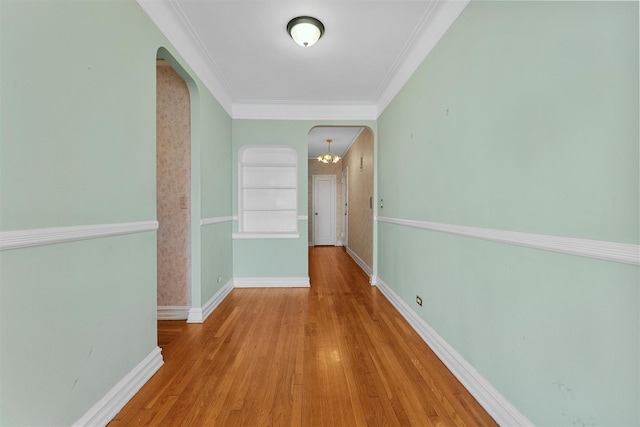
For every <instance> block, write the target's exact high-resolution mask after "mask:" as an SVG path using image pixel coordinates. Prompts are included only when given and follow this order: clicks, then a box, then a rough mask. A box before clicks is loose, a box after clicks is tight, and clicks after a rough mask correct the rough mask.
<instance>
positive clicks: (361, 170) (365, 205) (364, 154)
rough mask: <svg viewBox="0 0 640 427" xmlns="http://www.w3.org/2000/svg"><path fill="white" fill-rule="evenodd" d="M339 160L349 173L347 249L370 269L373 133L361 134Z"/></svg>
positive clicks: (367, 130)
mask: <svg viewBox="0 0 640 427" xmlns="http://www.w3.org/2000/svg"><path fill="white" fill-rule="evenodd" d="M361 159H362V160H361ZM342 160H343V161H342V167H343V168H348V173H349V179H348V183H349V191H348V195H349V201H348V209H349V210H348V213H349V215H348V221H349V226H348V228H347V233H348V234H349V238H348V239H347V242H348V248H349V249H350V250H352V251H353V252H354V253H355V254H356V255H357V256H358V257H359V258H360V259H361V260H362V261H364V262H365V263H366V264H367V265H368V266H369V267H372V266H373V133H372V132H371V130H370V129H368V128H365V129H364V130H363V131H362V133H360V135H359V136H358V138H357V139H356V140H355V141H354V143H353V145H351V148H349V151H348V152H347V154H345V156H344V159H342ZM370 199H371V200H370Z"/></svg>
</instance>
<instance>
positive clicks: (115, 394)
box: [73, 347, 164, 427]
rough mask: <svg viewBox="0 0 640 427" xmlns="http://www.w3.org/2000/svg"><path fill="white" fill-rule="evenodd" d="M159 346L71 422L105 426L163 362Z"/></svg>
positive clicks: (81, 424)
mask: <svg viewBox="0 0 640 427" xmlns="http://www.w3.org/2000/svg"><path fill="white" fill-rule="evenodd" d="M161 351H162V350H160V348H159V347H156V348H154V349H153V350H152V351H151V353H149V355H148V356H147V357H145V358H144V359H143V360H142V362H140V363H139V364H138V365H137V366H136V367H135V368H133V370H132V371H131V372H129V373H128V374H127V375H126V376H125V377H124V378H123V379H121V380H120V381H118V383H117V384H116V385H115V386H113V388H112V389H111V390H109V392H108V393H107V394H105V395H104V397H103V398H102V399H100V400H99V401H98V402H97V403H96V404H95V405H93V407H92V408H91V409H89V411H88V412H87V413H86V414H84V416H83V417H82V418H80V419H79V420H78V421H76V423H75V424H73V426H74V427H80V426H105V425H107V424H108V423H109V421H111V420H112V419H113V417H115V416H116V415H117V414H118V412H120V410H121V409H122V408H123V407H124V405H126V404H127V402H129V400H130V399H131V398H132V397H133V396H134V395H135V394H136V393H137V392H138V390H140V388H142V386H143V385H144V384H145V383H146V382H147V381H149V379H150V378H151V377H152V376H153V374H155V373H156V372H157V371H158V369H160V367H161V366H162V364H163V363H164V362H163V360H162V354H161Z"/></svg>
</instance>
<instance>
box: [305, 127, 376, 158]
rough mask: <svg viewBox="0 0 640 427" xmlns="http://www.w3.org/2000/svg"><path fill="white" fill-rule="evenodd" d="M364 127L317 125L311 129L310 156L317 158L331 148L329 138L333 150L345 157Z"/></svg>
mask: <svg viewBox="0 0 640 427" xmlns="http://www.w3.org/2000/svg"><path fill="white" fill-rule="evenodd" d="M363 129H364V128H362V127H358V126H316V127H314V128H313V129H311V130H310V131H309V158H310V159H315V158H317V157H318V156H319V155H320V154H323V153H326V152H327V150H328V149H329V144H328V143H327V139H328V138H330V139H331V152H332V153H334V154H338V155H340V157H344V155H345V153H346V152H347V150H348V149H349V148H350V147H351V144H353V143H354V141H355V140H356V138H357V137H358V135H360V132H362V130H363Z"/></svg>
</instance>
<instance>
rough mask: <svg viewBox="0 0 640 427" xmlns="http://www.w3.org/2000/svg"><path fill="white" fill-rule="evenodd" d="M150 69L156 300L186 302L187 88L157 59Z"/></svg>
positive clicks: (189, 138) (187, 235)
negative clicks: (153, 72) (154, 113)
mask: <svg viewBox="0 0 640 427" xmlns="http://www.w3.org/2000/svg"><path fill="white" fill-rule="evenodd" d="M156 70H157V73H156V78H157V87H156V90H157V94H156V96H157V98H156V102H157V105H156V108H157V118H156V144H157V145H156V147H157V157H156V159H157V163H156V174H157V200H158V205H157V208H158V212H157V213H158V222H159V223H160V227H159V229H158V306H170V305H176V306H186V305H189V299H190V295H189V292H190V281H191V278H190V277H189V264H190V262H191V260H190V250H189V247H190V231H189V230H190V228H189V217H190V203H189V202H190V201H189V195H190V192H191V191H190V188H191V187H190V180H191V112H190V109H191V107H190V101H189V89H188V88H187V85H186V83H185V82H184V80H183V79H182V78H181V77H180V76H179V75H178V74H177V73H176V72H175V71H174V70H173V68H171V67H170V66H168V65H161V66H158V67H157V68H156ZM181 198H182V207H181Z"/></svg>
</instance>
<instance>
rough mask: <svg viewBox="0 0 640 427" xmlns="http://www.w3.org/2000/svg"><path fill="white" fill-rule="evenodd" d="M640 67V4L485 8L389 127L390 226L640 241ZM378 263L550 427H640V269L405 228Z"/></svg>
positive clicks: (402, 101)
mask: <svg viewBox="0 0 640 427" xmlns="http://www.w3.org/2000/svg"><path fill="white" fill-rule="evenodd" d="M638 71H639V70H638V3H637V2H471V3H470V4H469V5H468V6H467V8H466V9H465V10H464V11H463V12H462V14H461V15H460V17H459V18H458V19H457V20H456V22H455V23H454V24H453V26H452V27H451V28H450V29H449V31H448V32H447V34H445V35H444V37H443V38H442V39H441V40H440V42H439V43H438V45H437V46H436V47H435V49H434V50H433V51H432V53H431V54H430V55H429V57H428V58H427V59H426V60H425V61H424V63H423V64H422V65H421V66H420V67H419V69H418V70H417V71H416V73H415V74H414V75H413V76H412V78H411V79H410V81H409V82H408V83H407V84H406V86H405V87H404V88H403V90H402V91H401V92H400V94H399V95H398V96H397V97H396V98H395V99H394V101H393V102H392V103H391V104H390V106H389V107H388V108H387V109H386V110H385V111H384V113H383V114H382V116H381V117H380V119H379V121H378V131H379V134H378V139H379V147H378V149H379V156H378V167H379V175H378V190H379V198H384V201H385V203H384V208H383V209H380V210H379V213H378V214H379V215H381V216H386V217H392V218H401V219H413V220H420V221H432V222H439V223H446V224H455V225H467V226H477V227H486V228H494V229H499V230H513V231H523V232H529V233H540V234H547V235H557V236H566V237H579V238H586V239H594V240H604V241H611V242H621V243H632V244H638V242H639V235H638V234H639V224H638V218H639V192H640V191H639V190H640V189H639V142H638V134H639V126H638V120H639V119H638V117H639V108H638ZM378 251H379V253H378V275H379V277H380V278H381V279H382V280H383V281H384V282H385V283H387V284H388V285H389V286H390V287H392V288H393V289H394V291H395V292H396V293H398V294H399V295H400V296H401V297H402V298H403V299H404V300H405V301H406V302H407V303H408V304H409V305H411V306H412V307H414V309H415V311H416V312H417V313H418V314H419V315H420V316H421V317H422V318H423V319H424V320H425V321H426V322H427V323H428V324H430V325H431V326H432V327H433V328H434V329H435V330H436V331H437V332H438V334H440V336H442V337H443V338H444V339H445V340H446V341H447V342H448V343H449V344H451V345H452V346H453V347H454V348H455V349H456V350H457V351H458V352H459V353H460V354H461V355H462V356H463V357H464V358H465V359H466V360H467V361H468V362H469V363H471V365H473V367H474V368H475V369H477V370H478V371H479V372H480V374H482V375H483V376H484V377H485V378H486V379H487V380H489V382H491V383H492V384H493V385H494V386H495V387H496V388H497V389H498V390H499V391H500V392H501V393H502V394H503V395H504V396H505V397H506V398H507V400H509V401H510V402H511V403H513V404H514V405H515V406H516V407H517V408H518V409H519V410H520V411H521V412H522V413H523V414H524V415H525V416H527V417H528V418H529V419H530V420H531V421H533V422H534V423H535V424H536V425H638V424H640V413H639V405H638V402H639V401H640V372H639V370H640V317H639V312H640V307H639V304H640V294H639V286H638V284H639V283H640V274H639V269H638V267H637V266H632V265H626V264H619V263H615V262H608V261H602V260H594V259H589V258H582V257H577V256H572V255H566V254H559V253H552V252H545V251H541V250H536V249H530V248H523V247H517V246H510V245H507V244H502V243H495V242H487V241H483V240H477V239H472V238H467V237H462V236H454V235H448V234H444V233H437V232H431V231H426V230H416V229H411V228H406V227H403V226H398V225H393V224H388V223H379V224H378ZM416 295H420V296H421V297H422V298H423V301H424V305H423V306H422V307H419V306H417V305H416V304H415V303H414V301H415V296H416Z"/></svg>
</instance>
